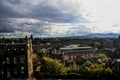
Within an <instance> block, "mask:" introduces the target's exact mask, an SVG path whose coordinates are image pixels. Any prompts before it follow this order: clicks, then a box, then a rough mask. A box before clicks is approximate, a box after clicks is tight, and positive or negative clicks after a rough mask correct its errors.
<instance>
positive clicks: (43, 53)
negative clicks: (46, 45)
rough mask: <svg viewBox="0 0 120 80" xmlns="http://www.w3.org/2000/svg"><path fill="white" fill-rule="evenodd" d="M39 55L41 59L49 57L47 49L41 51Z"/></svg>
mask: <svg viewBox="0 0 120 80" xmlns="http://www.w3.org/2000/svg"><path fill="white" fill-rule="evenodd" d="M38 53H39V55H40V56H41V57H45V56H47V50H46V49H39V50H38Z"/></svg>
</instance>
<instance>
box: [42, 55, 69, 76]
mask: <svg viewBox="0 0 120 80" xmlns="http://www.w3.org/2000/svg"><path fill="white" fill-rule="evenodd" d="M40 70H41V72H44V73H47V74H66V73H67V68H66V67H64V65H63V64H62V63H60V62H58V60H56V59H52V58H48V57H43V59H42V61H41V69H40Z"/></svg>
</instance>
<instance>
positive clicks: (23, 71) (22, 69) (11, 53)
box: [0, 39, 33, 79]
mask: <svg viewBox="0 0 120 80" xmlns="http://www.w3.org/2000/svg"><path fill="white" fill-rule="evenodd" d="M32 73H33V66H32V40H30V39H28V40H27V41H26V42H25V43H0V79H5V78H28V77H31V76H32Z"/></svg>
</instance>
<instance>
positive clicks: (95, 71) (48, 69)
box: [0, 35, 120, 80]
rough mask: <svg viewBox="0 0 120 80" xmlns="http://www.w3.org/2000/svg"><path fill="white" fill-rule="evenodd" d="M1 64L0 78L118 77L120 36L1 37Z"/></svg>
mask: <svg viewBox="0 0 120 80" xmlns="http://www.w3.org/2000/svg"><path fill="white" fill-rule="evenodd" d="M0 66H1V68H0V72H1V74H0V79H27V78H28V79H29V78H34V79H56V78H57V79H59V78H63V79H64V78H65V79H66V77H67V78H68V79H71V78H78V79H87V78H86V77H88V78H90V79H93V80H94V79H97V78H99V79H100V80H101V79H102V78H103V79H105V80H106V79H108V78H106V77H107V76H109V77H112V78H113V77H114V79H115V78H118V77H119V75H120V37H119V36H118V38H85V37H84V38H79V37H77V38H76V37H57V38H33V36H32V35H31V36H30V38H27V36H26V37H25V38H1V39H0ZM71 76H73V77H71ZM83 76H86V77H83Z"/></svg>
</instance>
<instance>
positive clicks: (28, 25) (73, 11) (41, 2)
mask: <svg viewBox="0 0 120 80" xmlns="http://www.w3.org/2000/svg"><path fill="white" fill-rule="evenodd" d="M76 3H77V1H76V0H73V1H69V0H61V1H59V0H47V1H46V0H1V2H0V8H1V10H0V14H1V15H0V33H1V34H2V33H4V35H5V33H9V35H13V34H15V35H17V34H18V35H20V34H19V33H16V32H23V33H24V32H27V33H29V34H34V35H35V36H36V35H37V36H43V35H45V36H47V35H49V36H50V35H51V36H52V35H53V36H64V35H66V34H67V32H68V30H69V28H71V27H73V26H72V24H71V23H78V22H80V23H84V22H85V21H86V20H85V19H84V18H83V17H82V16H80V8H78V7H79V5H80V4H79V5H77V6H76ZM71 5H73V6H74V7H72V6H71ZM6 35H8V34H6Z"/></svg>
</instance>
